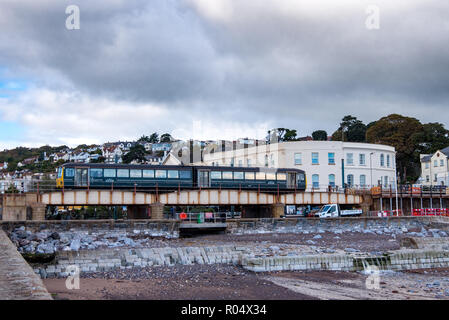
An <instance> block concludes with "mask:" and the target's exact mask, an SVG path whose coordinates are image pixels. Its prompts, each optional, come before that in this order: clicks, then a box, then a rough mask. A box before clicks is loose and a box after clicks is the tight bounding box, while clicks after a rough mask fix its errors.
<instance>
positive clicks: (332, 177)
mask: <svg viewBox="0 0 449 320" xmlns="http://www.w3.org/2000/svg"><path fill="white" fill-rule="evenodd" d="M329 185H330V186H331V187H332V188H335V174H330V175H329Z"/></svg>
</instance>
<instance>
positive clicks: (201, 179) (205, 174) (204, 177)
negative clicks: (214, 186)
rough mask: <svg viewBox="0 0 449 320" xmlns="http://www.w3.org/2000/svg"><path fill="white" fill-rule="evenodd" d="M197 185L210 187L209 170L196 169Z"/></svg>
mask: <svg viewBox="0 0 449 320" xmlns="http://www.w3.org/2000/svg"><path fill="white" fill-rule="evenodd" d="M198 186H199V187H200V188H210V171H208V170H198Z"/></svg>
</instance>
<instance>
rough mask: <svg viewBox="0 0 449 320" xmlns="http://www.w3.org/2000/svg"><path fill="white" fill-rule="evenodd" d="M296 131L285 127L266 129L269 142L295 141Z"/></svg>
mask: <svg viewBox="0 0 449 320" xmlns="http://www.w3.org/2000/svg"><path fill="white" fill-rule="evenodd" d="M296 136H297V131H296V130H294V129H287V128H276V129H272V130H270V131H268V139H269V140H270V141H271V142H275V141H279V142H283V141H296V140H297V137H296Z"/></svg>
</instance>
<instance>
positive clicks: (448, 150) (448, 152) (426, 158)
mask: <svg viewBox="0 0 449 320" xmlns="http://www.w3.org/2000/svg"><path fill="white" fill-rule="evenodd" d="M439 151H440V152H442V153H444V154H445V155H446V156H448V157H449V147H446V148H444V149H442V150H439ZM437 152H438V151H437ZM435 153H436V152H435ZM435 153H434V154H429V155H426V156H424V157H422V158H421V162H430V160H431V159H432V157H433V156H434V155H435Z"/></svg>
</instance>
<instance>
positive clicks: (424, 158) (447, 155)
mask: <svg viewBox="0 0 449 320" xmlns="http://www.w3.org/2000/svg"><path fill="white" fill-rule="evenodd" d="M420 159H421V177H420V179H419V182H420V183H421V184H423V185H426V186H449V160H448V159H449V147H446V148H444V149H442V150H438V151H437V152H435V153H433V154H422V155H420Z"/></svg>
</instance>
